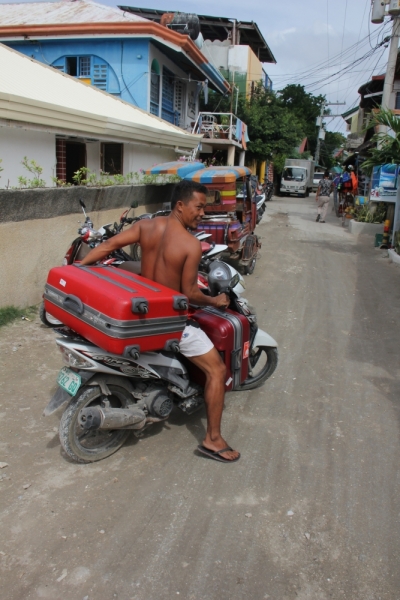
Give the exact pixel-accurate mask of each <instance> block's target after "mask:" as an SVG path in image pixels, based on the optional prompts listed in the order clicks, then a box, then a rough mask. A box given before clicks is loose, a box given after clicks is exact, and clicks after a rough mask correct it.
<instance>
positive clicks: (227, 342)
mask: <svg viewBox="0 0 400 600" xmlns="http://www.w3.org/2000/svg"><path fill="white" fill-rule="evenodd" d="M190 319H193V320H194V321H196V322H197V323H198V324H199V325H200V327H201V329H202V330H203V331H204V333H206V334H207V335H208V337H209V338H210V340H211V341H212V343H213V344H214V346H215V348H216V349H217V350H218V352H219V353H220V355H221V356H222V360H223V361H224V363H225V366H226V371H227V373H226V381H225V390H226V391H227V392H228V391H230V390H235V389H237V388H238V387H239V386H240V385H241V384H242V383H243V382H244V381H245V380H246V379H247V377H248V372H249V352H250V324H249V321H248V319H246V317H244V316H243V315H240V314H239V313H236V312H233V311H232V310H225V311H222V310H218V309H217V308H211V307H207V308H203V309H202V310H197V311H196V312H194V313H193V314H191V315H190ZM189 371H190V373H191V376H192V377H193V380H194V381H196V383H200V384H201V385H202V384H203V383H204V378H203V377H202V374H201V372H200V373H198V372H195V369H193V367H192V366H191V365H189Z"/></svg>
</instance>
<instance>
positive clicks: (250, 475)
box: [0, 196, 400, 600]
mask: <svg viewBox="0 0 400 600" xmlns="http://www.w3.org/2000/svg"><path fill="white" fill-rule="evenodd" d="M314 211H315V202H314V197H313V196H311V197H310V198H308V199H280V200H277V199H276V200H275V201H274V202H272V203H270V204H269V206H268V210H267V212H266V216H265V218H264V221H263V223H262V224H261V225H260V227H259V229H258V231H259V233H260V235H262V237H263V240H262V241H263V247H262V250H261V258H260V260H259V261H258V263H257V266H256V270H255V273H254V275H252V276H249V277H247V278H246V283H247V290H246V294H247V296H248V298H249V299H250V300H251V302H252V303H253V304H254V305H255V306H256V308H257V311H258V315H259V324H260V326H261V327H262V328H263V329H266V330H267V331H268V332H269V333H270V334H271V335H272V336H273V337H275V338H276V339H277V340H278V342H279V356H280V360H279V365H278V369H277V371H276V372H275V375H274V377H273V378H272V379H271V380H269V381H268V382H267V383H266V384H265V385H264V387H263V388H261V389H259V390H254V391H251V392H247V393H232V394H230V395H228V397H227V402H226V409H225V412H224V419H223V429H224V435H225V436H226V438H227V439H228V440H229V442H230V443H231V444H232V445H233V446H234V447H235V448H237V449H239V450H240V452H241V453H242V457H241V459H240V461H239V462H238V463H236V464H233V465H225V464H220V463H217V462H213V461H210V460H208V459H207V458H202V457H200V456H199V455H198V454H197V452H196V451H195V448H196V446H197V444H198V443H199V442H200V441H201V440H202V437H203V435H204V424H205V417H204V414H203V413H196V414H194V415H192V416H191V417H185V416H184V415H183V414H179V413H178V412H174V413H173V415H172V418H170V420H169V422H168V423H167V424H166V425H164V426H163V427H161V426H160V427H156V426H154V429H153V430H152V431H151V433H148V434H147V435H146V436H145V437H144V438H143V439H141V440H137V439H134V438H132V439H131V440H130V441H129V442H128V443H127V444H126V445H125V446H124V447H123V448H122V449H121V450H120V451H119V452H118V453H117V454H115V455H113V456H112V457H110V458H109V459H107V460H105V461H103V462H99V463H95V464H92V465H76V464H73V463H71V462H69V461H68V460H67V459H66V458H65V456H64V455H63V453H62V452H61V449H60V445H59V441H58V435H57V427H58V422H59V416H58V415H53V416H52V417H49V418H48V419H44V418H43V417H42V416H41V414H42V411H43V408H44V406H45V405H46V403H47V401H48V398H49V396H50V395H51V393H52V391H53V390H54V381H55V377H56V373H57V371H58V370H59V368H60V367H61V359H60V357H59V356H58V352H57V351H56V349H55V345H54V339H53V338H54V334H53V333H52V332H51V331H49V330H46V329H44V328H43V327H41V326H40V325H39V322H35V323H34V322H32V323H29V322H27V321H20V322H16V323H14V324H12V325H10V326H8V327H6V328H4V329H2V330H1V331H0V353H1V354H0V383H1V391H2V397H1V408H0V411H1V438H0V461H2V462H5V463H8V466H7V467H4V468H2V469H0V477H1V481H0V490H1V524H0V565H1V582H0V589H1V593H0V596H1V599H2V600H26V599H30V598H32V599H36V598H48V599H51V600H61V599H62V600H114V599H116V598H117V599H119V600H130V599H132V600H171V599H172V598H181V599H182V600H242V599H243V600H261V599H270V600H292V599H293V600H295V599H297V600H328V599H329V600H330V599H334V600H341V599H343V598H346V599H348V600H379V599H380V600H398V599H400V569H399V564H400V535H399V534H400V525H399V520H400V486H399V469H398V465H399V464H400V444H399V425H400V422H399V419H400V393H399V392H400V384H399V375H400V361H399V357H398V349H399V340H400V326H399V322H400V320H399V310H400V309H399V307H400V285H399V283H400V270H399V269H398V267H396V266H394V265H391V264H389V263H388V261H387V259H385V258H383V257H382V252H380V251H378V250H375V249H374V248H373V247H372V243H371V241H370V240H369V239H368V241H361V242H357V241H356V240H355V239H354V238H352V237H351V236H350V234H349V233H348V232H347V231H344V230H342V228H341V227H340V224H339V223H338V222H337V220H336V218H335V217H333V216H332V215H333V213H330V212H329V213H328V218H327V222H326V223H325V224H319V223H315V221H314V219H315V212H314Z"/></svg>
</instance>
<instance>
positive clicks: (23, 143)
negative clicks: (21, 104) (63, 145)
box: [0, 127, 56, 187]
mask: <svg viewBox="0 0 400 600" xmlns="http://www.w3.org/2000/svg"><path fill="white" fill-rule="evenodd" d="M55 139H56V138H55V134H54V133H46V132H45V131H30V130H29V129H25V128H22V127H0V159H2V163H0V164H1V166H2V168H3V169H4V170H3V171H1V172H0V176H1V179H0V187H6V186H7V185H10V186H19V183H18V177H19V176H20V175H22V176H23V177H27V178H28V179H33V177H34V175H33V174H32V173H29V171H27V170H26V169H25V167H23V166H22V164H21V162H22V160H23V158H24V156H26V157H27V158H28V159H29V160H32V159H33V160H35V161H36V162H37V163H38V164H39V165H40V166H41V167H43V169H44V170H43V174H42V175H41V178H42V179H44V180H45V181H46V182H47V183H48V185H49V186H52V185H54V184H53V183H52V181H51V178H52V177H55V176H56V141H55Z"/></svg>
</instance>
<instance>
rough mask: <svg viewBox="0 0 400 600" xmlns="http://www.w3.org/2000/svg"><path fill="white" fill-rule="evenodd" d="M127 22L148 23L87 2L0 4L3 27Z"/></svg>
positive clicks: (137, 17)
mask: <svg viewBox="0 0 400 600" xmlns="http://www.w3.org/2000/svg"><path fill="white" fill-rule="evenodd" d="M127 21H130V22H136V23H137V22H139V21H147V19H144V18H143V17H139V16H137V15H133V14H132V13H127V12H123V11H122V10H120V9H119V8H113V7H112V6H105V5H104V4H97V3H96V2H91V1H90V0H66V1H64V2H29V3H28V2H21V3H18V4H1V3H0V22H1V25H2V26H3V27H6V26H9V25H45V24H47V25H53V24H62V23H64V24H66V23H110V22H112V23H121V22H127Z"/></svg>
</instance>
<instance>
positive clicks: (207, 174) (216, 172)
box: [184, 167, 251, 184]
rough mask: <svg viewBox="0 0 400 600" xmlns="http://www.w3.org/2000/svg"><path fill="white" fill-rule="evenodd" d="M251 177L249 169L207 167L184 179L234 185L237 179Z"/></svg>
mask: <svg viewBox="0 0 400 600" xmlns="http://www.w3.org/2000/svg"><path fill="white" fill-rule="evenodd" d="M248 175H251V171H250V169H248V168H247V167H207V168H206V169H202V170H201V171H195V172H193V173H189V174H188V175H185V176H184V179H187V180H190V181H196V182H197V183H204V184H207V183H233V182H235V181H236V180H237V179H241V178H242V177H247V176H248Z"/></svg>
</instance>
